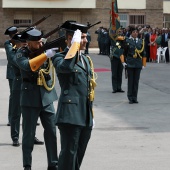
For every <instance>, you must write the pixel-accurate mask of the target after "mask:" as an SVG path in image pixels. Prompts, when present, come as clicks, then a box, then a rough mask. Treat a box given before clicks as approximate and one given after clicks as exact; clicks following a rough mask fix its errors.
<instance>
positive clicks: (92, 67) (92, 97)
mask: <svg viewBox="0 0 170 170" xmlns="http://www.w3.org/2000/svg"><path fill="white" fill-rule="evenodd" d="M87 58H88V60H89V63H90V67H91V71H92V76H91V77H90V95H89V99H90V101H94V96H95V92H94V88H95V87H96V86H97V83H96V79H97V74H96V73H95V72H94V66H93V62H92V60H91V58H90V57H89V56H87Z"/></svg>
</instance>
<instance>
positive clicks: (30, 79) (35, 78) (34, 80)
mask: <svg viewBox="0 0 170 170" xmlns="http://www.w3.org/2000/svg"><path fill="white" fill-rule="evenodd" d="M44 78H45V81H48V80H51V76H50V75H49V74H48V75H44ZM22 81H23V82H29V83H37V77H34V78H22Z"/></svg>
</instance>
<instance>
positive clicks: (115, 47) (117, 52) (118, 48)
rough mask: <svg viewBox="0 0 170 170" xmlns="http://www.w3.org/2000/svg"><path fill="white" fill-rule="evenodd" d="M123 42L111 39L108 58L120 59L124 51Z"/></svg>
mask: <svg viewBox="0 0 170 170" xmlns="http://www.w3.org/2000/svg"><path fill="white" fill-rule="evenodd" d="M123 44H124V42H123V41H118V40H117V41H113V40H111V50H110V59H112V58H113V57H115V58H117V59H120V56H121V55H122V54H123V52H124V49H123V48H124V45H123Z"/></svg>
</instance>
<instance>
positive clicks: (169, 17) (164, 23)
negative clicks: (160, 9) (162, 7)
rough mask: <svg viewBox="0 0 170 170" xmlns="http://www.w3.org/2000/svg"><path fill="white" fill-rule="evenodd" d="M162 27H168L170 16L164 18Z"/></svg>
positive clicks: (169, 25)
mask: <svg viewBox="0 0 170 170" xmlns="http://www.w3.org/2000/svg"><path fill="white" fill-rule="evenodd" d="M163 27H165V28H169V27H170V15H165V16H164V21H163Z"/></svg>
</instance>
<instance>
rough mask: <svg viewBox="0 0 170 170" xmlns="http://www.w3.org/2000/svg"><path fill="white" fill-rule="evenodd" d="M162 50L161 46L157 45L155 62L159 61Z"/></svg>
mask: <svg viewBox="0 0 170 170" xmlns="http://www.w3.org/2000/svg"><path fill="white" fill-rule="evenodd" d="M162 52H163V48H161V47H159V48H158V49H157V62H158V63H159V61H160V59H161V53H162Z"/></svg>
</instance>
